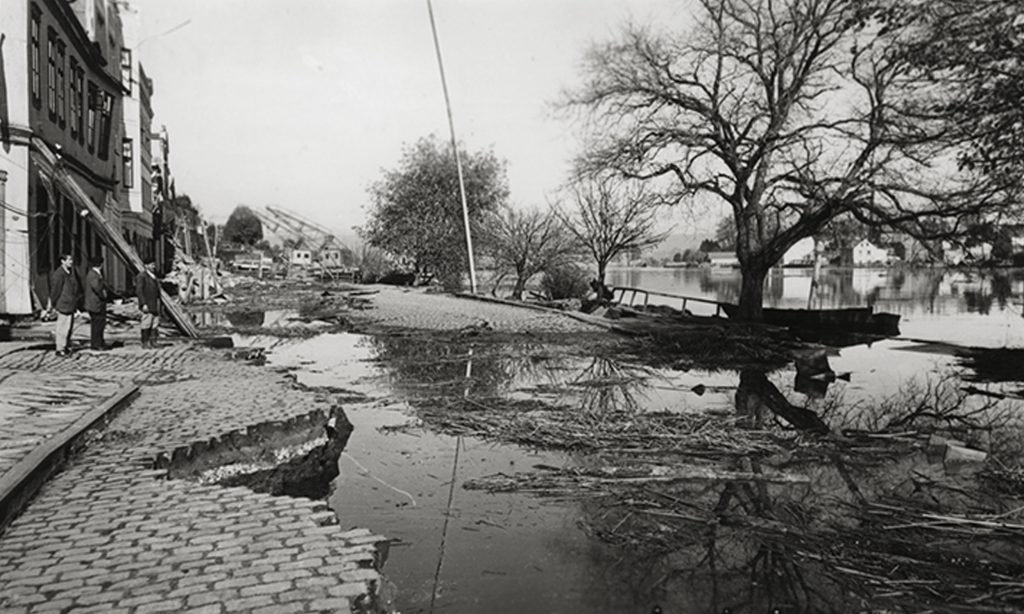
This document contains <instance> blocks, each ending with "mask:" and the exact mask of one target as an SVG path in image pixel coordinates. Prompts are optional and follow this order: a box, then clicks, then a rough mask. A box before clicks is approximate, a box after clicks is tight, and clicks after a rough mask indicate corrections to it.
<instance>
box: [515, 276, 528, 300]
mask: <svg viewBox="0 0 1024 614" xmlns="http://www.w3.org/2000/svg"><path fill="white" fill-rule="evenodd" d="M525 291H526V278H525V277H520V276H517V277H516V285H515V286H513V287H512V298H514V299H516V300H517V301H521V300H523V292H525Z"/></svg>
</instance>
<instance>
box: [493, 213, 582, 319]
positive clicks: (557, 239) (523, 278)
mask: <svg viewBox="0 0 1024 614" xmlns="http://www.w3.org/2000/svg"><path fill="white" fill-rule="evenodd" d="M481 228H482V231H483V232H482V233H481V239H482V240H481V245H482V251H483V252H484V253H486V254H487V255H489V256H490V257H491V260H492V261H493V263H494V269H495V274H496V277H497V279H498V280H499V283H500V280H501V279H504V278H505V277H507V276H509V275H511V276H513V277H514V278H515V284H514V285H513V287H512V296H513V298H515V299H517V300H521V299H522V298H523V292H524V291H525V290H526V284H527V282H529V281H530V279H531V278H532V277H533V276H535V275H537V274H538V273H541V272H543V271H546V270H548V269H550V268H552V267H555V266H558V265H560V264H562V263H565V262H568V261H569V260H570V259H571V257H572V256H573V254H574V251H575V245H574V242H573V240H572V237H571V236H570V235H568V234H567V233H566V232H565V229H564V228H563V227H562V224H561V222H560V221H559V220H558V218H557V217H556V216H555V215H554V214H553V213H552V212H550V211H540V210H537V209H531V210H523V211H521V210H517V209H513V208H512V207H510V206H507V205H505V206H502V207H501V208H500V209H498V210H497V211H495V212H493V213H489V214H487V216H486V217H485V218H484V220H483V223H482V224H481Z"/></svg>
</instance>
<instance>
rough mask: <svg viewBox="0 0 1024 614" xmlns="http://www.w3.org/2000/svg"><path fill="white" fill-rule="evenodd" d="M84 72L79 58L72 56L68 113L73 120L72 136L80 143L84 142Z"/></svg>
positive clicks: (69, 68)
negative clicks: (79, 64)
mask: <svg viewBox="0 0 1024 614" xmlns="http://www.w3.org/2000/svg"><path fill="white" fill-rule="evenodd" d="M84 72H85V71H83V70H82V69H81V67H79V66H78V60H77V59H75V58H74V57H72V58H71V60H70V61H69V63H68V78H69V80H70V82H71V84H70V85H71V92H70V95H69V96H68V97H69V98H70V104H69V105H68V106H69V109H68V115H69V119H70V120H71V138H72V139H74V140H77V141H78V142H79V143H81V142H82V78H83V75H84Z"/></svg>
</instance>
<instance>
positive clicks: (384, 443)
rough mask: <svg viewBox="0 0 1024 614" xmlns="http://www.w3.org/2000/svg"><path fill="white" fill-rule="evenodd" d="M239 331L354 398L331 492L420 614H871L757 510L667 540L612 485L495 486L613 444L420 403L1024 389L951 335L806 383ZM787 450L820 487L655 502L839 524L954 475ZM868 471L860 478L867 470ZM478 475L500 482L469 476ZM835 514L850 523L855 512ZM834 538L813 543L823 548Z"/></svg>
mask: <svg viewBox="0 0 1024 614" xmlns="http://www.w3.org/2000/svg"><path fill="white" fill-rule="evenodd" d="M236 343H237V344H239V345H243V346H244V345H263V346H268V347H269V349H268V351H267V358H268V362H267V366H268V367H269V368H280V369H286V370H288V371H290V372H293V373H294V374H295V375H296V377H297V379H298V381H299V382H300V383H302V384H305V385H308V386H315V387H320V388H321V389H323V390H325V391H327V392H329V393H332V394H335V395H336V396H337V398H338V399H339V400H340V402H341V404H342V406H343V407H344V411H345V413H346V415H347V416H348V418H349V420H350V421H351V422H352V424H353V426H354V430H353V431H352V433H351V436H350V437H349V439H348V442H347V445H346V447H345V449H344V451H343V452H342V453H341V456H340V458H339V475H338V477H337V478H336V480H335V481H334V484H333V488H332V491H331V494H330V499H329V500H330V504H331V505H332V507H333V508H334V509H335V511H336V512H337V514H338V516H339V518H340V521H341V524H342V525H345V526H352V527H366V528H369V529H370V530H372V531H374V532H375V533H378V534H382V535H387V536H389V537H390V538H391V539H392V540H393V541H392V544H391V547H390V550H389V554H388V557H387V562H386V564H385V567H384V570H383V571H384V573H385V575H386V576H387V579H388V585H387V587H386V590H385V595H386V596H387V598H388V600H389V603H388V606H389V607H390V608H391V611H394V612H403V613H406V614H408V613H413V612H447V613H456V614H470V613H473V614H476V613H479V612H492V613H498V614H503V613H509V614H512V613H521V612H548V613H555V612H565V613H570V612H588V613H598V614H600V613H613V612H615V613H622V612H637V613H641V612H642V613H649V612H653V611H658V610H657V609H656V608H660V609H661V611H662V612H665V613H666V614H668V613H672V612H725V611H731V612H765V611H773V610H774V611H780V612H787V611H806V612H813V611H835V612H843V611H851V610H857V609H861V611H871V610H863V609H862V608H863V607H864V604H865V603H867V604H869V605H870V604H871V597H870V596H864V595H854V594H851V593H850V592H849V591H847V590H846V589H845V588H844V585H843V584H842V583H837V582H835V581H834V574H833V575H830V574H828V573H826V572H825V571H824V570H823V568H822V564H821V556H820V554H808V553H807V552H803V551H801V553H797V552H790V553H789V554H787V548H786V547H785V546H780V545H779V544H780V540H779V539H777V536H775V537H774V538H771V539H769V538H765V539H759V538H757V537H756V535H755V534H756V533H757V531H754V532H753V533H751V531H750V530H749V529H750V526H751V525H749V523H748V524H747V525H744V527H745V528H743V530H738V531H735V532H732V529H728V530H727V529H725V528H724V527H720V528H719V529H717V530H716V531H715V532H714V537H713V538H712V537H711V536H709V535H708V534H707V533H706V529H695V530H694V531H693V532H692V535H691V536H689V537H688V538H687V542H686V543H685V544H681V543H680V542H679V541H678V535H677V536H676V537H675V538H673V539H676V540H677V541H674V542H672V543H671V544H669V540H668V538H667V537H666V539H665V540H663V541H664V543H662V544H660V545H658V544H657V541H658V535H657V533H658V531H659V529H658V525H657V522H655V523H654V524H652V523H650V522H647V524H645V530H648V531H649V532H651V533H649V534H647V536H646V537H644V538H643V539H640V538H638V537H637V536H636V535H635V534H631V533H629V531H627V528H628V527H630V526H632V524H633V523H634V522H635V520H636V518H635V517H634V516H633V512H632V511H631V512H628V513H623V512H622V511H621V506H619V507H617V508H613V507H612V506H609V505H606V504H605V503H603V502H602V500H601V499H600V498H595V497H576V496H572V495H571V494H565V495H564V496H558V495H557V493H556V494H555V495H552V491H551V490H550V489H547V490H545V492H544V493H541V492H540V490H538V489H531V487H528V486H527V487H518V488H501V487H495V486H494V485H495V484H499V485H500V484H502V483H504V482H503V480H504V481H506V482H507V481H509V480H513V479H514V478H515V479H519V478H516V477H515V476H522V475H523V474H530V473H531V472H532V473H533V474H536V473H538V472H539V473H542V474H545V475H566V474H569V475H573V472H574V471H577V470H583V469H586V468H588V467H593V466H595V464H597V465H599V464H601V462H602V461H603V460H606V459H604V458H603V454H602V453H601V451H600V450H597V451H595V450H593V449H588V450H585V451H584V450H578V448H573V447H572V446H570V447H569V448H568V449H562V450H561V451H551V450H550V449H549V448H547V447H544V446H539V445H530V443H531V440H530V436H529V433H526V434H524V435H522V436H520V437H519V438H517V439H516V441H518V442H519V445H511V444H508V443H496V442H495V441H494V440H495V439H501V438H500V437H497V433H496V432H495V433H489V432H487V430H486V429H482V430H481V431H480V432H472V433H466V434H461V435H460V434H458V433H459V432H460V431H458V429H455V430H453V429H452V428H450V427H449V428H439V427H437V426H436V425H435V423H434V422H433V421H432V420H430V419H424V418H423V416H424V415H428V414H429V415H433V416H438V415H443V414H444V411H445V410H446V408H452V409H451V411H473V410H474V408H476V407H477V406H479V408H480V409H481V410H487V409H488V406H489V405H494V404H495V403H498V402H499V401H500V402H502V403H508V404H510V405H515V404H537V405H538V406H544V407H565V408H570V409H569V411H577V412H590V414H588V415H598V416H600V415H602V413H601V412H620V411H622V410H626V411H628V412H634V413H636V414H645V413H660V412H673V413H676V414H679V415H680V416H681V417H682V418H686V419H690V418H689V417H696V419H698V420H700V419H703V417H707V418H709V419H711V420H717V419H718V418H728V417H731V416H735V415H736V414H737V399H738V398H741V397H742V396H743V395H742V394H738V393H741V392H742V390H741V388H746V389H748V391H747V393H746V394H748V395H749V389H751V388H750V387H751V385H754V386H755V387H756V389H757V390H761V389H764V388H765V387H767V388H769V389H772V390H777V391H779V392H780V393H781V394H782V395H784V396H785V397H787V398H789V399H790V400H792V401H793V402H794V403H796V404H798V405H800V406H802V407H808V408H811V409H813V410H816V411H819V412H820V413H821V414H822V415H823V416H826V419H827V421H828V422H829V423H830V425H831V426H833V427H842V426H849V425H858V426H862V425H864V424H868V423H871V422H872V421H877V420H878V419H879V416H878V411H879V410H878V407H879V406H880V402H879V401H878V399H882V398H885V397H887V396H891V395H898V394H900V391H901V390H904V391H905V390H906V388H907V387H908V386H910V387H911V388H913V387H914V386H918V390H925V389H931V388H932V387H934V386H936V385H937V384H936V382H947V383H948V382H951V381H952V382H956V383H957V385H958V386H959V385H960V384H961V383H963V384H964V385H966V383H967V382H968V381H970V382H974V383H972V384H971V385H972V386H975V389H976V390H978V391H982V392H984V394H983V395H982V396H981V397H978V398H980V399H981V400H985V399H989V398H990V395H1000V396H1007V395H1009V396H1010V397H1011V399H1010V400H1012V397H1013V395H1016V394H1018V393H1019V390H1020V389H1021V387H1022V385H1021V383H1020V381H1019V379H1021V378H1017V380H1015V379H1014V378H1012V377H1011V378H1006V377H1002V378H995V379H996V380H998V381H992V379H993V378H987V379H986V378H984V377H981V378H979V377H978V373H977V371H976V370H974V369H973V367H972V365H971V364H969V363H966V362H965V361H964V358H963V356H959V355H957V354H956V353H955V352H952V351H949V348H948V346H945V345H943V344H927V343H922V342H921V341H920V340H918V339H914V340H910V339H889V340H883V341H878V342H875V343H872V344H870V345H868V344H864V345H858V346H852V347H846V348H839V349H836V350H835V351H834V352H833V353H832V356H830V361H831V365H832V367H833V369H834V370H835V371H836V372H837V373H838V374H839V376H840V377H839V378H838V379H836V380H834V381H827V382H821V381H818V382H814V383H813V385H810V386H807V385H806V382H804V383H801V382H799V381H798V380H797V378H796V373H795V371H794V370H793V369H792V368H783V369H779V370H775V371H772V372H768V373H765V372H756V371H754V372H751V371H749V370H746V371H743V372H740V371H738V370H728V369H726V370H717V371H706V370H700V369H683V370H679V369H659V368H652V367H649V366H646V365H644V364H643V363H642V361H641V360H636V359H629V360H627V359H624V358H623V357H621V356H617V355H616V353H615V352H614V351H611V352H593V351H591V350H588V349H586V348H587V346H586V345H576V344H574V343H572V342H571V340H570V341H568V342H566V343H560V342H558V341H552V340H545V341H544V342H539V341H531V340H530V339H529V338H526V339H522V340H506V341H501V342H493V341H482V340H480V339H474V338H447V339H445V340H444V341H439V340H438V339H436V338H432V337H430V336H393V337H389V336H383V337H371V336H361V335H354V334H347V333H338V334H324V335H320V336H317V337H313V338H308V339H274V338H271V337H265V338H245V337H238V338H236ZM751 382H754V384H751ZM961 387H962V386H961ZM986 395H989V396H986ZM968 402H972V401H968ZM881 405H882V406H884V403H882V404H881ZM456 408H457V409H456ZM467 408H468V409H467ZM492 409H493V408H492ZM527 413H528V412H527ZM615 415H618V416H621V415H622V414H621V413H619V414H615ZM617 419H619V418H617ZM762 431H763V429H762ZM762 431H758V432H762ZM968 435H969V433H968ZM782 436H783V437H787V436H788V435H782ZM773 437H774V435H773ZM611 452H612V451H609V453H611ZM618 453H619V454H620V455H621V454H622V452H621V451H619V452H618ZM873 454H875V455H876V456H877V452H874V453H873ZM627 455H628V453H627ZM754 462H755V466H754V467H753V468H754V469H755V470H756V469H757V467H756V463H757V462H758V461H754ZM781 465H782V466H796V467H797V468H798V469H801V470H804V474H806V475H809V476H810V480H811V483H810V484H808V483H807V479H806V478H801V479H800V480H790V478H788V477H785V476H783V477H782V478H780V479H778V480H776V481H777V482H778V483H775V484H761V485H754V487H753V489H752V490H751V489H750V485H749V484H747V485H745V486H744V485H742V484H739V485H737V484H736V483H732V484H724V483H721V482H716V481H714V480H711V481H704V482H701V483H697V484H695V485H693V486H692V487H688V489H687V490H686V491H685V494H680V492H678V491H677V492H676V494H675V495H672V496H673V497H677V499H676V501H675V502H674V503H671V505H666V506H665V507H663V508H658V509H663V510H668V511H663V512H658V511H650V512H648V513H650V514H659V513H660V514H664V515H665V516H666V518H665V522H666V523H667V522H669V521H670V520H672V518H669V517H672V516H674V517H675V518H674V519H675V520H678V519H679V518H683V519H686V518H688V514H689V512H686V510H687V509H689V507H688V506H691V505H692V506H693V507H694V509H698V508H700V506H701V505H702V503H701V502H703V501H709V502H710V503H708V504H707V505H706V506H705V507H706V508H707V509H714V510H716V513H717V512H723V513H724V512H727V511H728V509H727V508H732V507H737V509H742V510H746V511H745V512H744V513H750V514H752V515H755V516H759V517H761V516H765V514H762V512H764V510H765V509H766V508H771V509H774V510H775V511H774V512H772V513H771V514H770V515H768V516H770V518H772V522H774V523H776V524H779V522H780V521H785V522H791V523H794V524H795V525H796V526H800V525H801V523H805V524H806V523H811V521H812V517H813V518H819V517H820V518H824V519H827V520H828V521H829V522H832V521H834V520H835V519H836V518H837V517H839V516H842V515H843V511H842V506H843V505H844V502H846V501H848V500H850V499H853V498H856V499H857V500H859V501H860V502H861V503H863V502H864V501H865V500H870V499H872V497H874V496H876V495H877V496H878V497H879V500H881V494H880V493H881V492H882V489H883V487H884V488H889V487H892V488H902V487H901V486H898V485H899V484H900V481H901V480H904V479H905V478H906V476H907V475H910V474H918V475H926V476H931V477H929V479H931V480H932V481H933V482H935V483H938V482H943V483H944V484H945V483H946V482H945V481H946V480H947V479H948V480H954V479H959V478H956V474H957V470H956V469H955V468H954V469H952V470H951V468H950V467H949V466H948V464H946V465H944V464H943V459H942V458H941V457H939V458H936V457H934V455H932V456H929V455H927V454H925V453H924V452H923V451H920V450H918V451H914V452H908V453H906V454H902V455H899V456H897V455H894V456H893V459H892V461H891V462H889V461H886V463H882V464H881V465H879V466H877V467H874V466H873V468H871V469H870V471H869V470H867V469H865V470H864V473H863V475H862V473H861V472H860V471H859V468H858V467H853V468H850V467H847V466H846V465H845V463H840V462H836V463H835V468H832V467H820V466H818V465H814V466H807V467H805V466H801V465H800V464H799V459H796V458H794V459H792V461H790V460H787V461H785V462H783V463H782V464H781ZM702 467H703V466H697V469H701V470H703V469H702ZM808 467H809V468H808ZM718 469H721V467H719V468H718ZM729 469H730V470H731V471H733V473H736V472H741V473H742V472H747V473H749V471H750V470H751V465H750V461H742V462H740V461H737V462H734V463H731V464H730V465H729ZM864 475H868V476H870V478H864V477H863V476H864ZM496 479H497V482H496V481H495V480H496ZM860 479H864V480H865V481H864V482H863V483H861V484H860V485H859V486H858V485H856V484H855V483H856V482H857V481H858V480H860ZM480 480H484V481H485V482H486V484H488V485H490V486H489V487H487V488H478V487H474V483H477V482H478V481H480ZM488 480H489V481H488ZM949 483H950V484H952V482H949ZM832 491H836V492H840V491H841V492H842V493H845V494H837V495H835V496H833V495H832V494H831V493H832ZM847 491H848V492H847ZM822 493H825V494H822ZM850 493H853V494H852V495H851V494H850ZM654 494H658V493H654ZM854 495H855V497H854ZM652 496H653V495H652ZM658 496H662V497H665V496H668V495H664V494H658ZM670 498H671V497H670ZM808 501H811V502H810V503H808ZM954 507H955V506H954ZM752 508H753V509H756V510H757V511H758V514H753V513H752V512H751V511H750V510H751V509H752ZM648 509H653V508H648ZM617 510H618V511H617ZM681 512H686V513H681ZM726 516H727V515H726ZM726 516H723V517H726ZM650 518H655V520H656V516H651V517H650ZM816 521H817V520H815V522H816ZM836 522H837V523H838V526H844V525H854V524H856V522H855V519H854V518H853V517H852V516H851V517H850V518H845V519H843V518H840V519H839V520H838V521H836ZM708 526H710V525H708ZM753 526H755V527H759V528H758V530H761V531H762V532H765V531H768V529H765V528H764V527H760V525H753ZM772 530H774V529H772ZM830 530H831V529H830ZM665 531H668V528H667V525H666V527H665ZM768 532H769V533H770V531H768ZM784 533H785V530H784V529H783V534H784ZM652 535H653V538H654V542H655V546H656V547H652V545H651V537H652ZM667 535H668V533H666V536H667ZM638 540H639V541H638ZM781 543H783V544H784V543H785V539H783V540H781ZM858 543H859V542H858ZM833 546H834V544H833V545H832V546H830V545H828V544H825V545H823V546H820V547H819V546H815V548H819V550H814V548H811V549H810V551H814V552H822V551H823V552H825V553H826V554H827V553H828V551H829V549H830V548H831V549H832V550H834V549H835V548H834V547H833ZM820 548H824V550H820ZM1018 555H1019V553H1018V552H998V549H995V550H990V551H989V552H988V554H986V559H985V560H986V561H987V562H986V563H985V564H986V565H989V564H991V565H993V566H996V567H998V565H1002V564H1004V562H1005V564H1006V565H1011V564H1013V563H1010V561H1017V560H1019V559H1018V558H1017V557H1018ZM906 556H910V554H907V555H906ZM816 557H817V558H816ZM1003 559H1005V561H1004V560H1003ZM993 561H994V562H993ZM885 564H888V562H886V563H885ZM996 567H994V568H996ZM999 569H1000V570H1002V571H1005V572H1007V573H1009V572H1010V571H1012V570H1004V569H1002V568H999ZM858 573H863V572H858ZM940 573H941V572H940ZM890 593H891V594H899V591H898V590H897V591H895V592H893V591H890ZM879 603H885V602H884V601H880V602H879Z"/></svg>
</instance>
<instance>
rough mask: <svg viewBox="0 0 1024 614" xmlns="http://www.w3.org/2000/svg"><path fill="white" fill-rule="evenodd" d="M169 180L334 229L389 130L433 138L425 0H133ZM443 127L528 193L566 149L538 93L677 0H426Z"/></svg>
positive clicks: (550, 185)
mask: <svg viewBox="0 0 1024 614" xmlns="http://www.w3.org/2000/svg"><path fill="white" fill-rule="evenodd" d="M135 4H137V6H138V7H139V10H140V11H141V17H142V39H141V42H140V43H139V45H138V49H137V54H138V57H140V58H141V61H142V64H143V66H144V68H145V70H146V73H147V74H148V75H149V76H150V77H151V78H152V79H153V81H154V96H153V108H154V111H155V118H154V129H156V128H157V127H159V126H160V125H161V124H163V125H166V126H167V129H168V132H169V135H170V143H171V153H170V163H171V169H172V172H173V174H174V176H175V181H176V186H177V190H178V193H179V194H181V193H185V194H188V195H189V196H191V198H192V199H193V202H195V203H196V204H198V205H199V207H200V209H201V210H202V211H203V212H204V214H205V215H206V216H207V217H208V218H209V219H210V220H212V221H217V222H222V221H223V220H225V219H226V218H227V216H228V214H230V212H231V211H232V209H234V207H235V206H237V205H240V204H244V205H248V206H257V207H258V206H265V205H275V206H279V207H283V208H285V209H288V210H291V211H295V212H297V213H299V214H301V215H304V216H306V217H308V218H311V219H313V220H315V221H317V222H319V223H321V224H323V225H325V226H327V227H329V228H331V229H333V230H336V231H339V232H341V233H346V234H347V232H348V231H351V229H352V227H354V226H358V225H360V224H362V223H363V222H364V220H365V210H366V206H367V204H368V197H367V187H368V186H369V185H370V184H371V183H372V182H374V181H375V180H376V179H378V178H379V177H380V176H381V174H382V172H383V171H384V170H386V169H392V168H395V167H397V165H398V163H399V160H400V158H401V155H402V149H403V147H404V146H405V145H408V144H411V143H413V142H415V141H416V140H418V139H419V138H421V137H424V136H427V135H430V134H435V135H437V136H438V137H439V138H440V139H442V140H443V141H445V142H447V141H448V139H449V138H450V137H449V131H448V123H447V115H446V111H445V105H444V95H443V91H442V89H441V80H440V75H439V72H438V66H437V58H436V55H435V52H434V44H433V38H432V36H431V31H430V21H429V16H428V12H427V3H426V0H136V2H135ZM433 9H434V16H435V19H436V21H437V29H438V35H439V38H440V43H441V51H442V55H443V58H444V66H445V76H446V78H447V81H448V88H449V94H450V97H451V103H452V110H453V115H454V120H455V130H456V134H457V137H458V139H459V140H460V141H461V142H463V143H464V144H465V145H466V147H467V148H468V150H469V151H471V152H477V151H482V150H487V149H492V150H493V151H494V153H495V154H496V155H497V156H498V157H499V158H503V159H505V160H506V161H507V163H508V178H509V184H510V189H511V200H512V202H513V204H515V205H516V206H520V207H533V206H537V207H543V206H545V205H546V203H547V202H548V200H549V198H550V196H551V195H553V193H554V191H555V190H556V189H557V187H558V186H559V185H560V184H562V183H563V182H564V180H565V178H566V177H567V173H568V170H569V162H570V160H571V158H572V156H573V155H574V154H575V153H576V152H577V151H578V148H579V139H578V138H577V135H576V132H577V130H576V129H575V128H574V126H573V124H572V123H570V122H568V121H567V120H566V119H564V118H563V117H561V116H560V114H557V113H556V112H555V110H554V107H553V104H554V103H555V102H557V101H558V100H559V98H560V95H561V94H562V92H563V91H564V90H565V89H567V88H572V87H575V86H578V85H579V84H580V83H581V82H582V76H581V75H580V73H579V71H578V69H579V66H580V63H581V60H582V58H583V55H584V53H585V51H586V49H587V47H588V46H589V45H590V44H591V43H593V42H600V41H606V40H610V39H612V38H614V37H615V34H616V32H618V30H619V28H620V27H621V25H622V24H624V23H625V22H626V21H627V20H629V19H632V20H634V21H636V22H639V23H657V24H659V25H662V26H664V25H679V26H680V27H681V28H685V27H686V25H687V24H688V23H689V22H690V19H691V17H690V11H689V8H688V2H687V1H686V0H628V1H627V0H433Z"/></svg>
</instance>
